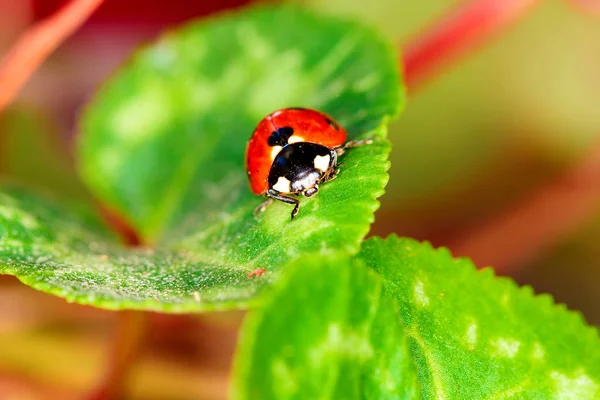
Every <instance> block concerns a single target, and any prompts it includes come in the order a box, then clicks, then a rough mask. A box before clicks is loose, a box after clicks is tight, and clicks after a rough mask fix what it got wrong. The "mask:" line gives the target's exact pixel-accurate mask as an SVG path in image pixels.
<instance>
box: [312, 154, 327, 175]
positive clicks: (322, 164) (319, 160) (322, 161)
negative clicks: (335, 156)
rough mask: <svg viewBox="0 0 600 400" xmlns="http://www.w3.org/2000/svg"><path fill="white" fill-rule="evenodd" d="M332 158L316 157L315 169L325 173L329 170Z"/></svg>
mask: <svg viewBox="0 0 600 400" xmlns="http://www.w3.org/2000/svg"><path fill="white" fill-rule="evenodd" d="M330 160H331V157H330V156H329V155H327V156H316V157H315V168H316V169H318V170H319V171H321V172H325V171H327V170H328V169H329V161H330Z"/></svg>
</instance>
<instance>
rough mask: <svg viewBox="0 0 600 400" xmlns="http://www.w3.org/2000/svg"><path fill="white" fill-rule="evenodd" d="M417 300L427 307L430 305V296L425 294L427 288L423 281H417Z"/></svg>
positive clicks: (419, 303)
mask: <svg viewBox="0 0 600 400" xmlns="http://www.w3.org/2000/svg"><path fill="white" fill-rule="evenodd" d="M415 300H416V302H417V304H418V305H420V306H421V307H425V306H428V305H429V297H427V295H426V294H425V288H424V286H423V282H421V281H417V283H415Z"/></svg>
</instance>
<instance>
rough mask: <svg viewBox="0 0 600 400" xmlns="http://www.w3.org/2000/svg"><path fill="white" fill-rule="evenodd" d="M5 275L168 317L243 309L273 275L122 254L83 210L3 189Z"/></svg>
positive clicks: (161, 254) (187, 255) (171, 254)
mask: <svg viewBox="0 0 600 400" xmlns="http://www.w3.org/2000/svg"><path fill="white" fill-rule="evenodd" d="M0 260H2V261H1V262H0V273H3V274H11V275H15V276H17V277H18V278H19V279H20V280H21V281H23V282H24V283H26V284H28V285H30V286H32V287H34V288H36V289H39V290H43V291H45V292H48V293H52V294H55V295H58V296H61V297H65V298H66V299H67V300H69V301H75V302H78V303H83V304H93V305H95V306H98V307H103V308H110V309H122V308H134V309H144V310H158V311H167V312H185V311H202V310H213V309H225V308H233V307H241V306H245V305H246V303H247V301H248V299H251V298H252V297H253V296H254V295H255V294H256V293H257V292H258V291H259V290H260V289H261V288H262V287H263V286H264V285H266V284H269V283H270V282H271V278H272V275H271V274H267V275H266V276H263V277H257V278H247V276H246V275H247V271H245V270H243V269H238V268H229V267H216V266H210V265H207V264H206V263H205V262H204V261H203V260H202V259H199V256H198V255H197V254H194V253H192V252H186V251H184V250H182V251H167V250H164V249H157V250H152V249H125V248H123V247H122V246H121V245H120V244H119V243H118V242H117V240H116V238H115V237H114V236H112V235H111V234H110V233H109V232H107V231H106V230H105V229H104V227H103V226H102V225H101V223H100V222H99V221H98V220H97V218H96V217H95V215H94V214H93V213H91V212H90V211H89V210H86V209H85V208H81V207H77V206H75V205H70V206H69V207H68V208H67V207H65V206H59V205H57V204H56V203H54V202H52V201H50V200H42V198H41V197H39V196H34V195H32V194H29V193H27V192H25V191H23V190H20V189H10V190H7V189H4V190H0Z"/></svg>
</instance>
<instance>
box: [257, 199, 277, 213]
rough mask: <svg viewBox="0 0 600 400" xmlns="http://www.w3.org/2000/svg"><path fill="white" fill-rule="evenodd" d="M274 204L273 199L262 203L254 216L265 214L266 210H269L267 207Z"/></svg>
mask: <svg viewBox="0 0 600 400" xmlns="http://www.w3.org/2000/svg"><path fill="white" fill-rule="evenodd" d="M272 202H273V199H267V200H266V201H263V202H262V203H260V204H259V205H258V207H256V208H255V209H254V215H257V214H260V213H263V212H265V210H266V209H267V207H269V206H270V205H271V203H272Z"/></svg>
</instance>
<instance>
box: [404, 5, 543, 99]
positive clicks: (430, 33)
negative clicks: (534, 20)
mask: <svg viewBox="0 0 600 400" xmlns="http://www.w3.org/2000/svg"><path fill="white" fill-rule="evenodd" d="M539 2H540V0H473V1H469V2H463V3H460V4H459V5H458V6H457V7H456V8H455V9H453V10H451V11H450V12H448V13H447V14H446V15H445V16H443V17H442V18H441V19H440V20H438V21H436V22H435V23H434V24H433V25H432V26H430V27H429V28H428V29H426V30H425V31H424V32H421V33H420V34H419V35H418V36H417V37H416V38H415V39H413V40H412V41H409V42H408V44H407V45H406V46H405V47H404V60H403V61H404V75H405V80H406V85H407V87H408V90H409V91H413V90H414V89H415V88H417V87H418V86H419V85H421V84H423V83H424V81H425V80H426V78H430V77H431V75H432V74H434V73H435V72H437V71H438V70H440V69H441V68H442V67H445V65H444V64H449V63H450V62H452V61H456V60H457V59H458V58H460V57H461V56H463V55H464V54H465V53H466V52H467V51H469V50H472V49H473V48H474V47H476V46H478V45H480V44H482V43H484V42H486V41H487V40H489V39H490V38H491V37H492V36H494V35H495V34H497V33H498V32H500V31H502V30H503V29H504V28H506V27H507V26H508V25H510V24H511V23H512V22H514V21H515V20H517V19H518V18H519V17H521V16H523V15H524V14H525V13H526V11H527V10H528V9H529V8H530V7H532V6H533V5H535V4H537V3H539Z"/></svg>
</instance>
